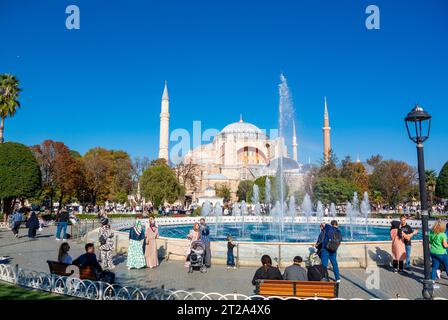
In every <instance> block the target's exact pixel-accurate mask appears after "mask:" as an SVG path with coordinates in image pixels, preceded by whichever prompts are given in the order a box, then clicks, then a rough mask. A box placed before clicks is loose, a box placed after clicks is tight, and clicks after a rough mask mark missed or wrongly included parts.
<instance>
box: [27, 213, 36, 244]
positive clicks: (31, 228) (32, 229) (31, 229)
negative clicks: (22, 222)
mask: <svg viewBox="0 0 448 320" xmlns="http://www.w3.org/2000/svg"><path fill="white" fill-rule="evenodd" d="M26 227H27V228H28V238H30V239H34V238H35V237H36V231H37V229H39V220H38V219H37V215H36V212H34V211H33V212H31V215H30V217H29V218H28V220H27V222H26Z"/></svg>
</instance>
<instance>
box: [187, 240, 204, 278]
mask: <svg viewBox="0 0 448 320" xmlns="http://www.w3.org/2000/svg"><path fill="white" fill-rule="evenodd" d="M204 256H205V247H204V244H203V243H202V242H201V241H193V242H192V243H191V245H190V254H189V261H190V267H189V269H188V272H189V273H192V272H193V270H194V268H197V267H199V270H200V271H201V272H203V273H204V272H207V267H206V266H205V264H204V262H205V257H204Z"/></svg>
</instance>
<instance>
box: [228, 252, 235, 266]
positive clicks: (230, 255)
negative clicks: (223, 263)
mask: <svg viewBox="0 0 448 320" xmlns="http://www.w3.org/2000/svg"><path fill="white" fill-rule="evenodd" d="M227 265H228V266H230V267H234V266H235V258H234V256H233V251H227Z"/></svg>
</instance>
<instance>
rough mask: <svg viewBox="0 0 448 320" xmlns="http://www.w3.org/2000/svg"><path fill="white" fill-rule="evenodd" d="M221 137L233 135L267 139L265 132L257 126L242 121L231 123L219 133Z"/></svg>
mask: <svg viewBox="0 0 448 320" xmlns="http://www.w3.org/2000/svg"><path fill="white" fill-rule="evenodd" d="M219 134H221V135H228V134H233V135H236V136H241V135H244V136H256V137H258V138H266V135H265V134H264V133H263V131H262V130H261V129H260V128H258V127H257V126H256V125H254V124H252V123H249V122H244V121H243V120H242V119H241V120H240V121H238V122H234V123H231V124H229V125H227V126H225V127H224V129H222V130H221V132H220V133H219Z"/></svg>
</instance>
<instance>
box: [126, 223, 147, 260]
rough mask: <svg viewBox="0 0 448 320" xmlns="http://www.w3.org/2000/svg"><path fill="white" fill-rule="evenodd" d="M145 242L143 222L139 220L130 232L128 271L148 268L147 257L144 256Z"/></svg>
mask: <svg viewBox="0 0 448 320" xmlns="http://www.w3.org/2000/svg"><path fill="white" fill-rule="evenodd" d="M144 240H145V231H144V230H143V227H142V223H141V221H140V220H137V221H136V222H135V225H134V227H133V228H132V229H131V230H130V231H129V247H128V262H127V266H128V269H132V268H136V269H140V268H144V267H146V261H145V255H144V254H143V241H144Z"/></svg>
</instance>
